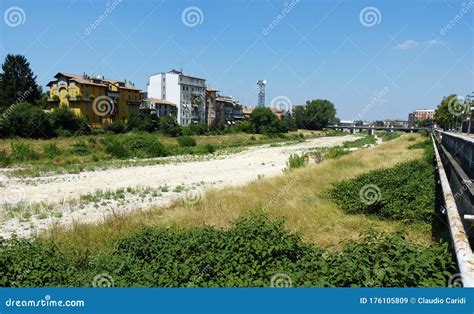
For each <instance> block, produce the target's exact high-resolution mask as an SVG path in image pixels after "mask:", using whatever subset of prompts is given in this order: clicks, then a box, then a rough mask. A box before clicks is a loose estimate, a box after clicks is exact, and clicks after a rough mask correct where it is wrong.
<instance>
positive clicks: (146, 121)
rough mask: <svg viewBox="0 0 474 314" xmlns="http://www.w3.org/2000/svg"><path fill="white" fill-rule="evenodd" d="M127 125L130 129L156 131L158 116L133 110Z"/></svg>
mask: <svg viewBox="0 0 474 314" xmlns="http://www.w3.org/2000/svg"><path fill="white" fill-rule="evenodd" d="M127 127H128V129H129V130H138V131H145V132H153V131H156V128H157V121H156V116H154V115H151V114H147V113H134V112H132V113H131V114H130V117H129V118H128V121H127Z"/></svg>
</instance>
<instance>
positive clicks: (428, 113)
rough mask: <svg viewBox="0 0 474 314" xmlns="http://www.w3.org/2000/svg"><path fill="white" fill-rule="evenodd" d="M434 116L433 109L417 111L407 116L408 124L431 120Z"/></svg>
mask: <svg viewBox="0 0 474 314" xmlns="http://www.w3.org/2000/svg"><path fill="white" fill-rule="evenodd" d="M434 115H435V110H434V109H418V110H415V111H413V112H412V113H410V114H408V122H409V123H410V124H411V125H413V124H415V123H416V122H419V121H425V120H428V119H430V120H433V119H434Z"/></svg>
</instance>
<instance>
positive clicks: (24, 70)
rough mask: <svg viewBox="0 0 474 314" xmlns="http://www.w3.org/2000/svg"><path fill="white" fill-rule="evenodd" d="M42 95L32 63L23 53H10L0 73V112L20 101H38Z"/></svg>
mask: <svg viewBox="0 0 474 314" xmlns="http://www.w3.org/2000/svg"><path fill="white" fill-rule="evenodd" d="M40 97H41V87H40V86H38V84H37V83H36V75H34V73H33V71H31V69H30V63H29V62H28V61H27V60H26V58H25V57H24V56H22V55H12V54H8V55H7V56H6V58H5V62H4V63H3V64H2V73H0V112H3V111H5V110H6V109H7V108H8V107H10V106H12V105H14V104H16V103H19V102H28V103H30V104H34V103H36V101H37V100H38V99H40Z"/></svg>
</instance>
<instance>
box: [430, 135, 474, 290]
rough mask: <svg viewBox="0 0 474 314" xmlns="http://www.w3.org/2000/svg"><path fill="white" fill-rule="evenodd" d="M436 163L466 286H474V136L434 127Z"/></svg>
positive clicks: (452, 237) (452, 238)
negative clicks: (473, 247)
mask: <svg viewBox="0 0 474 314" xmlns="http://www.w3.org/2000/svg"><path fill="white" fill-rule="evenodd" d="M432 139H433V146H434V149H435V155H436V163H437V168H438V174H439V183H440V184H441V189H442V194H443V198H444V203H445V204H444V206H443V208H442V209H441V211H442V212H443V213H444V214H446V216H447V221H448V224H449V229H450V235H451V240H452V244H453V247H454V251H455V253H456V259H457V262H458V266H459V270H460V273H461V280H462V282H463V285H464V287H474V255H473V252H472V246H473V244H474V185H473V181H474V138H472V137H468V136H467V135H462V134H459V133H451V132H443V131H440V130H434V131H433V133H432Z"/></svg>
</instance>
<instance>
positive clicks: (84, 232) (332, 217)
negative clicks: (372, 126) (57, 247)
mask: <svg viewBox="0 0 474 314" xmlns="http://www.w3.org/2000/svg"><path fill="white" fill-rule="evenodd" d="M407 137H408V135H404V136H402V137H400V138H398V139H395V140H393V141H390V142H386V143H383V144H381V145H379V146H377V147H373V148H368V149H363V150H359V151H356V152H354V153H352V154H350V155H346V156H343V157H341V158H339V159H336V160H327V161H324V162H323V163H321V164H318V165H311V166H308V167H305V168H300V169H296V170H294V171H291V172H287V173H284V174H282V175H281V176H278V177H274V178H268V179H262V180H257V181H254V182H252V183H251V184H249V185H246V186H243V187H234V188H225V189H220V190H210V191H208V192H207V193H206V194H205V197H204V198H203V200H202V201H201V202H200V203H198V204H195V205H189V204H185V203H184V202H182V201H180V202H176V203H174V204H173V205H171V206H169V207H166V208H152V209H149V210H146V211H138V212H134V213H130V214H128V215H124V216H116V217H112V218H109V219H107V220H105V221H104V222H103V223H99V224H95V225H90V224H79V223H78V224H75V225H74V226H72V227H70V228H69V229H67V230H66V229H64V228H61V227H56V228H53V229H51V230H50V232H49V234H48V238H51V239H53V240H55V241H57V242H59V243H61V244H63V245H66V246H68V245H73V246H83V247H87V248H89V249H91V250H99V249H104V248H106V247H107V243H108V241H109V240H111V239H115V238H117V237H119V236H123V235H125V234H130V233H133V232H135V231H136V230H138V229H139V228H141V227H143V226H160V227H170V226H179V227H183V228H193V227H198V226H203V225H210V226H214V227H217V228H227V227H229V226H231V225H232V223H233V222H234V221H235V220H236V219H237V218H238V217H240V216H241V215H246V214H249V213H251V212H255V211H257V212H261V211H264V212H266V213H267V214H268V216H269V217H271V218H284V219H285V221H286V227H287V229H288V230H290V231H291V232H298V233H299V234H301V235H302V237H303V239H304V240H305V241H307V242H310V243H314V244H316V245H318V246H321V247H334V248H336V249H337V248H338V245H339V243H340V242H341V241H342V240H344V239H348V238H354V237H356V236H357V235H359V234H360V233H361V232H364V231H366V230H367V229H369V228H373V229H375V230H381V231H382V230H383V231H395V230H397V229H399V228H404V229H405V232H406V234H407V236H408V237H409V238H410V239H411V240H413V241H415V242H429V241H431V226H430V225H427V224H403V223H401V222H394V221H383V220H379V219H377V218H374V217H371V216H366V215H347V214H345V213H343V212H342V210H340V209H339V208H337V206H336V205H335V204H334V202H332V201H331V200H330V199H329V198H328V197H326V196H325V191H326V190H327V189H328V188H329V187H330V186H331V183H332V182H335V181H340V180H345V179H349V178H352V177H355V176H357V175H359V174H362V173H365V172H368V171H370V170H373V169H376V168H382V167H391V166H393V165H395V164H397V163H399V162H403V161H407V160H413V159H417V158H420V157H421V156H422V151H421V150H408V149H407V147H408V146H409V145H410V144H413V143H414V142H413V141H412V142H408V141H407ZM416 137H417V140H420V139H421V137H420V136H418V135H416Z"/></svg>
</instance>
